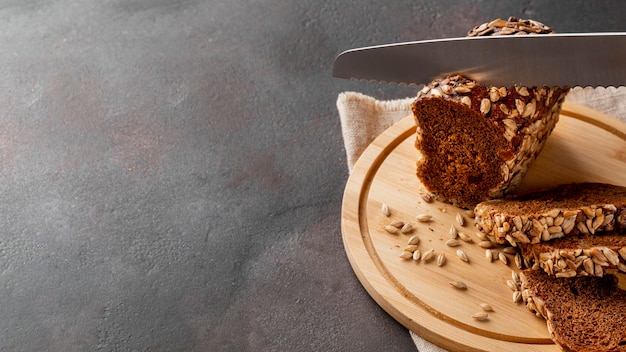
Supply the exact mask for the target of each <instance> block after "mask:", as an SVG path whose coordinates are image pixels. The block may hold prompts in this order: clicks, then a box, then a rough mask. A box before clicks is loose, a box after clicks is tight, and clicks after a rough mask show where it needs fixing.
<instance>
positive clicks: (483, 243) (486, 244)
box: [478, 241, 493, 248]
mask: <svg viewBox="0 0 626 352" xmlns="http://www.w3.org/2000/svg"><path fill="white" fill-rule="evenodd" d="M478 245H479V246H480V247H482V248H491V247H493V242H491V241H480V242H478Z"/></svg>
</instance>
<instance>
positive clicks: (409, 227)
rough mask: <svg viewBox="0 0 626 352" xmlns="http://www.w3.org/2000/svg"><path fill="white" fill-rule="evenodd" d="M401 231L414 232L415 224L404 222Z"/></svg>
mask: <svg viewBox="0 0 626 352" xmlns="http://www.w3.org/2000/svg"><path fill="white" fill-rule="evenodd" d="M400 232H402V233H404V234H407V233H411V232H413V225H411V224H410V223H406V224H404V225H403V226H402V228H401V229H400Z"/></svg>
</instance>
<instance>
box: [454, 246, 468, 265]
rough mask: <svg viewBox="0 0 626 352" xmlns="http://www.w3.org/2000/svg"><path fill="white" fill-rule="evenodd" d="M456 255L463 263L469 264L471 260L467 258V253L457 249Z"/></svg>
mask: <svg viewBox="0 0 626 352" xmlns="http://www.w3.org/2000/svg"><path fill="white" fill-rule="evenodd" d="M456 255H457V256H458V257H459V258H461V260H462V261H464V262H469V258H468V257H467V254H465V252H463V250H462V249H457V250H456Z"/></svg>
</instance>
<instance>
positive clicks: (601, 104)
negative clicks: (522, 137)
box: [337, 87, 626, 352]
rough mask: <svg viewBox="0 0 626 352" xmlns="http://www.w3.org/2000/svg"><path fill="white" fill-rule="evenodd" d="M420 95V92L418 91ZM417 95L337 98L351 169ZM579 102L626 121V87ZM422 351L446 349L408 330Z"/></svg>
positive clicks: (591, 92) (585, 92)
mask: <svg viewBox="0 0 626 352" xmlns="http://www.w3.org/2000/svg"><path fill="white" fill-rule="evenodd" d="M416 95H417V91H416ZM414 99H415V98H414V97H409V98H405V99H398V100H377V99H375V98H373V97H370V96H367V95H364V94H361V93H358V92H343V93H340V94H339V97H338V98H337V109H338V110H339V118H340V120H341V129H342V134H343V141H344V145H345V149H346V156H347V162H348V169H349V170H350V171H352V168H353V167H354V164H355V163H356V161H357V160H358V158H359V156H360V155H361V154H362V153H363V151H364V150H365V149H366V148H367V146H368V145H369V144H370V143H371V142H372V141H373V140H374V139H375V138H376V137H377V136H378V135H380V134H381V133H382V132H383V131H385V130H386V129H387V128H388V127H391V125H393V124H394V123H396V122H397V121H399V120H401V119H402V118H404V117H406V116H408V115H409V114H411V103H412V102H413V100H414ZM566 100H567V101H571V102H573V103H576V104H580V105H584V106H587V107H590V108H592V109H594V110H596V111H599V112H602V113H605V114H607V115H609V116H612V117H615V118H617V119H620V120H622V121H624V122H626V87H619V88H615V87H608V88H602V87H598V88H592V87H587V88H580V87H576V88H573V89H572V90H570V92H569V93H568V95H567V98H566ZM409 332H410V334H411V338H412V339H413V341H414V342H415V346H416V347H417V349H418V351H420V352H445V351H446V350H444V349H442V348H440V347H438V346H436V345H434V344H432V343H430V342H428V341H426V340H424V339H423V338H421V337H419V336H417V335H416V334H415V333H413V332H412V331H409Z"/></svg>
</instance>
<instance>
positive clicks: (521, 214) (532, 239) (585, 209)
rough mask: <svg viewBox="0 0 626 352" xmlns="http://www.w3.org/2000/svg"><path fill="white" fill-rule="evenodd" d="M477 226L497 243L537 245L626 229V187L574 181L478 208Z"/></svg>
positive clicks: (488, 202)
mask: <svg viewBox="0 0 626 352" xmlns="http://www.w3.org/2000/svg"><path fill="white" fill-rule="evenodd" d="M474 214H475V217H474V222H475V225H476V227H477V228H478V230H480V231H481V232H483V233H485V234H488V235H490V236H492V237H493V238H495V241H496V242H497V243H506V242H509V243H510V244H511V245H513V246H516V245H517V244H518V243H522V244H524V243H531V244H534V243H539V242H541V241H550V240H553V239H556V238H561V237H565V236H576V235H588V234H592V235H593V234H599V233H602V232H605V231H613V230H617V231H621V230H624V229H626V187H621V186H616V185H610V184H604V183H593V182H587V183H571V184H563V185H560V186H557V187H555V188H553V189H549V190H545V191H541V192H534V193H530V194H526V195H523V196H519V197H514V198H509V199H496V200H489V201H485V202H482V203H480V204H478V205H476V207H475V209H474Z"/></svg>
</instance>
